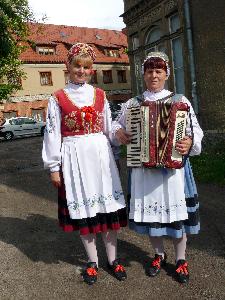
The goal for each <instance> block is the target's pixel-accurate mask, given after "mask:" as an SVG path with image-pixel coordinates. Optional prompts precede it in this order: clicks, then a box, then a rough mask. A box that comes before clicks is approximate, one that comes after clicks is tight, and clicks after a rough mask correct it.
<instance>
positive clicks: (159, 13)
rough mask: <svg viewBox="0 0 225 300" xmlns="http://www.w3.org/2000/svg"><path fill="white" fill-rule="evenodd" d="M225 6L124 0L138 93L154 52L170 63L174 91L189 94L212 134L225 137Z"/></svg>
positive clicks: (185, 1) (193, 1) (220, 1)
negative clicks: (144, 67)
mask: <svg viewBox="0 0 225 300" xmlns="http://www.w3.org/2000/svg"><path fill="white" fill-rule="evenodd" d="M224 12H225V2H224V1H223V0H216V1H210V0H205V1H198V0H190V1H188V0H124V13H123V15H122V17H123V20H124V22H125V24H126V29H127V37H128V55H129V60H130V65H131V85H132V91H133V94H139V93H141V92H142V91H143V89H144V83H143V79H142V75H141V64H142V62H143V60H144V58H145V56H146V55H147V53H148V52H150V51H154V50H159V51H164V52H165V53H167V54H168V56H169V58H170V66H171V76H170V78H169V80H168V83H167V84H168V89H169V90H171V91H175V92H176V93H181V94H185V95H186V96H187V97H188V98H189V99H190V101H191V102H192V105H193V107H194V109H195V112H196V113H197V115H198V119H199V121H200V123H201V126H202V127H203V129H204V131H205V133H206V135H207V134H210V133H217V134H219V135H221V136H223V137H224V132H225V76H224V75H223V74H224V71H225V65H224V55H225V53H224V49H225V45H224V34H225V26H224V25H225V24H224V23H225V18H224Z"/></svg>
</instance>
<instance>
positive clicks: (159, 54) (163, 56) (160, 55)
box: [142, 52, 170, 77]
mask: <svg viewBox="0 0 225 300" xmlns="http://www.w3.org/2000/svg"><path fill="white" fill-rule="evenodd" d="M151 58H161V59H162V60H163V61H164V62H165V64H166V75H167V76H168V77H169V75H170V67H169V58H168V56H167V55H166V54H165V53H164V52H149V53H148V55H147V56H146V58H145V60H144V62H143V64H142V74H144V64H145V63H146V62H147V61H148V60H150V59H151Z"/></svg>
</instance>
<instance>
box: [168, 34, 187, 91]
mask: <svg viewBox="0 0 225 300" xmlns="http://www.w3.org/2000/svg"><path fill="white" fill-rule="evenodd" d="M171 43H172V53H173V68H174V79H175V90H176V93H181V94H184V93H185V85H184V65H183V51H182V43H181V38H180V37H178V38H175V39H172V41H171Z"/></svg>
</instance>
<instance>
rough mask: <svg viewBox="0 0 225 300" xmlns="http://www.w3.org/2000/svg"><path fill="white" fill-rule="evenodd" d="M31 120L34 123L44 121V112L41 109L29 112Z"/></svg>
mask: <svg viewBox="0 0 225 300" xmlns="http://www.w3.org/2000/svg"><path fill="white" fill-rule="evenodd" d="M31 115H32V118H33V119H34V120H36V121H39V122H40V121H44V120H45V111H44V109H43V108H40V109H32V112H31Z"/></svg>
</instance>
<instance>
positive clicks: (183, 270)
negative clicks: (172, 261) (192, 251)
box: [176, 263, 188, 275]
mask: <svg viewBox="0 0 225 300" xmlns="http://www.w3.org/2000/svg"><path fill="white" fill-rule="evenodd" d="M187 266H188V265H187V263H184V264H183V265H180V266H179V267H178V268H177V269H176V272H177V273H184V274H185V275H188V270H187Z"/></svg>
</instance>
